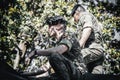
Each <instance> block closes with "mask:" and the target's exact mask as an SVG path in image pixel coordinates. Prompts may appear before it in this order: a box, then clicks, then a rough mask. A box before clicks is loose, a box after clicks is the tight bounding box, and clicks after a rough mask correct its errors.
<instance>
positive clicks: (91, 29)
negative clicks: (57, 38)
mask: <svg viewBox="0 0 120 80" xmlns="http://www.w3.org/2000/svg"><path fill="white" fill-rule="evenodd" d="M71 15H72V16H73V17H74V21H75V22H76V23H77V27H78V29H77V30H78V31H77V32H78V34H77V37H78V39H79V44H80V47H81V54H82V55H83V57H84V61H85V64H86V65H87V68H88V71H89V72H90V73H94V74H102V73H103V67H102V63H103V60H104V49H103V47H102V45H101V44H102V36H101V30H102V27H101V26H100V25H99V23H98V20H97V19H96V18H95V16H94V15H93V14H91V13H89V12H88V11H86V10H85V8H84V7H83V6H81V5H80V4H76V5H75V6H74V7H73V9H72V13H71Z"/></svg>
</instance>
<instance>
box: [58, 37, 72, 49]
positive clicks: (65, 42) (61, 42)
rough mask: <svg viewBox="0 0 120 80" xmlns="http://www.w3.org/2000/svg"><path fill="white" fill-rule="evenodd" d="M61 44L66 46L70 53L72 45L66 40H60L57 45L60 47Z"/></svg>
mask: <svg viewBox="0 0 120 80" xmlns="http://www.w3.org/2000/svg"><path fill="white" fill-rule="evenodd" d="M61 44H63V45H66V46H67V47H68V51H70V50H71V48H72V43H71V42H70V41H69V40H67V39H62V40H61V41H60V43H59V45H61Z"/></svg>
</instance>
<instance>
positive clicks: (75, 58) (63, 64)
mask: <svg viewBox="0 0 120 80" xmlns="http://www.w3.org/2000/svg"><path fill="white" fill-rule="evenodd" d="M57 44H58V45H62V44H64V45H66V46H68V48H69V50H68V51H67V52H65V53H64V54H63V55H61V54H58V53H52V54H51V56H50V57H49V61H50V65H51V66H52V68H53V69H54V70H55V73H56V74H57V75H58V78H59V80H79V79H80V75H81V74H84V73H85V72H86V70H85V69H86V66H85V64H84V62H83V57H82V55H81V54H80V46H79V43H78V41H77V39H76V38H75V36H69V37H68V36H67V37H63V38H62V39H61V40H60V41H59V42H58V43H57Z"/></svg>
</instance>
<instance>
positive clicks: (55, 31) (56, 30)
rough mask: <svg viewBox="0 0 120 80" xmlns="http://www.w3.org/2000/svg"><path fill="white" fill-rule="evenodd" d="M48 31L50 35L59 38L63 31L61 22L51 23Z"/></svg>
mask: <svg viewBox="0 0 120 80" xmlns="http://www.w3.org/2000/svg"><path fill="white" fill-rule="evenodd" d="M48 32H49V35H50V36H51V37H54V38H56V39H58V40H59V39H60V38H61V37H62V36H63V34H64V33H65V28H64V25H63V24H57V25H51V26H49V30H48Z"/></svg>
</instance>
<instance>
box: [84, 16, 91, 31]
mask: <svg viewBox="0 0 120 80" xmlns="http://www.w3.org/2000/svg"><path fill="white" fill-rule="evenodd" d="M82 22H83V29H84V28H88V27H90V28H92V29H93V23H92V16H90V15H84V18H83V21H82Z"/></svg>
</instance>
